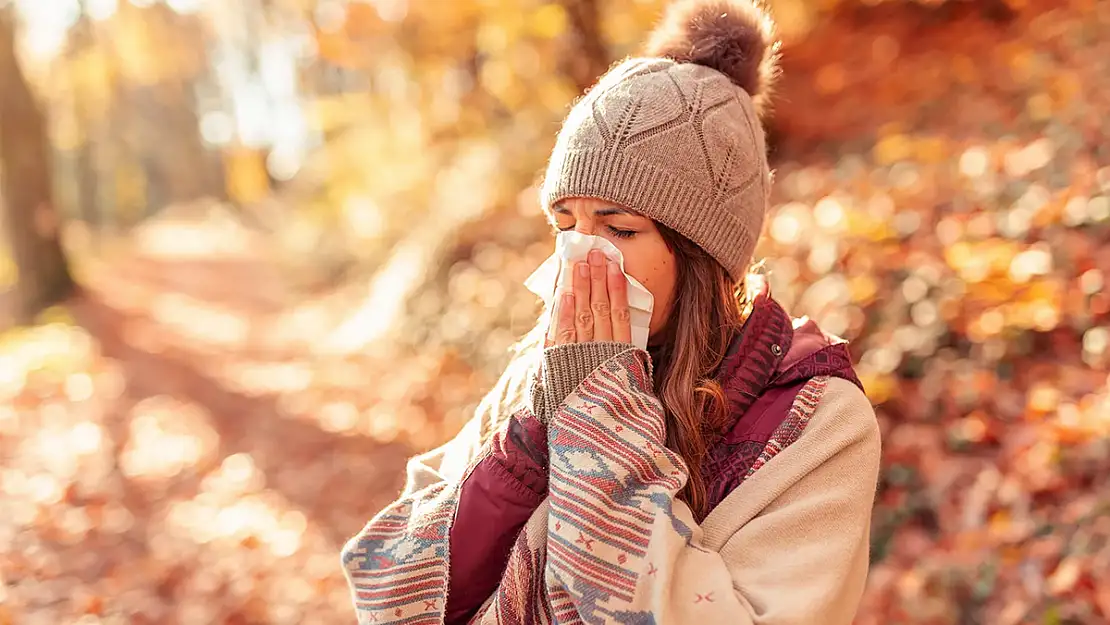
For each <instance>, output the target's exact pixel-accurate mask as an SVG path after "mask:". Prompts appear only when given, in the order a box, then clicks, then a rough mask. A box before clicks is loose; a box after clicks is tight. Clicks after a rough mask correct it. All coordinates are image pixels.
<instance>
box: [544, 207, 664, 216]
mask: <svg viewBox="0 0 1110 625" xmlns="http://www.w3.org/2000/svg"><path fill="white" fill-rule="evenodd" d="M552 210H554V211H555V212H556V213H559V214H560V215H570V214H571V212H570V210H569V209H568V208H567V207H566V206H563V205H562V204H556V205H555V207H554V208H553V209H552ZM610 215H630V216H632V217H642V216H643V215H641V214H640V213H637V212H636V211H634V210H632V209H629V208H624V207H623V206H607V207H605V208H599V209H597V210H595V211H594V216H595V217H608V216H610Z"/></svg>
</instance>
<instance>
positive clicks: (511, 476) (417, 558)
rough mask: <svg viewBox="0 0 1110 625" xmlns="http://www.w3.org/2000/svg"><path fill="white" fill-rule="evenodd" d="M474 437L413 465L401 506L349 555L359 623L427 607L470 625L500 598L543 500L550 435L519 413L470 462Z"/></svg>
mask: <svg viewBox="0 0 1110 625" xmlns="http://www.w3.org/2000/svg"><path fill="white" fill-rule="evenodd" d="M474 427H477V425H476V422H475V421H472V422H471V423H470V424H468V425H467V426H466V427H464V428H463V431H462V432H460V434H459V436H457V437H456V438H455V439H453V440H452V441H451V442H450V443H448V444H446V445H444V446H442V447H440V448H438V449H435V450H433V451H431V452H428V453H426V454H423V455H420V456H417V457H415V458H413V459H412V460H410V461H409V464H408V467H407V481H406V486H405V490H404V492H403V493H402V497H401V498H400V499H398V500H397V501H395V502H393V503H392V504H390V505H389V506H388V507H387V508H386V509H385V510H383V511H382V512H380V513H379V514H378V515H377V516H375V517H374V519H372V520H371V521H370V522H369V523H367V525H366V526H365V527H364V528H363V530H362V531H361V532H360V533H359V534H358V535H357V536H355V537H354V538H352V539H351V540H350V541H348V543H347V545H346V546H345V548H344V549H343V562H344V568H345V571H346V573H347V578H348V582H349V584H350V587H351V592H352V598H353V600H354V603H355V607H356V612H358V614H359V617H360V619H362V620H365V621H369V622H374V619H377V618H378V615H379V614H383V613H388V612H389V611H390V609H391V608H393V609H396V608H395V607H394V606H395V605H400V604H401V603H406V602H413V601H421V602H424V607H425V608H426V609H427V610H428V612H429V614H432V613H434V614H442V615H443V616H444V619H445V620H444V622H445V623H449V624H450V623H464V622H466V621H467V620H468V619H469V618H470V617H471V616H472V615H473V614H474V612H476V611H477V609H478V608H479V607H480V606H481V604H482V603H483V602H484V601H485V600H486V599H487V598H488V597H489V596H490V595H491V594H492V593H493V591H494V590H495V589H496V587H497V584H498V582H499V581H500V579H501V574H502V572H503V570H504V568H505V562H506V560H507V559H508V554H509V551H510V549H511V548H512V544H513V540H514V539H515V538H516V536H517V534H518V533H519V531H520V528H521V527H522V526H523V525H524V523H525V521H527V520H528V517H529V516H531V514H532V512H533V511H534V510H535V508H536V507H537V506H538V505H539V504H540V502H541V501H542V500H543V497H544V496H545V495H546V490H547V466H546V465H547V461H546V455H547V443H546V432H545V429H544V427H543V425H542V424H540V423H539V422H538V421H537V420H536V418H535V417H533V416H531V414H530V413H529V412H528V411H527V410H522V411H520V412H518V413H517V414H515V415H513V416H512V418H510V419H508V420H507V421H506V423H505V424H504V426H503V427H501V428H500V429H499V430H498V431H496V432H495V433H494V435H493V436H492V438H491V439H490V441H489V442H488V443H487V444H486V445H485V446H483V447H482V448H481V450H480V452H479V453H478V454H477V458H470V456H472V455H473V453H468V452H467V451H466V448H467V446H469V445H470V444H471V441H472V440H473V439H474V436H475V435H476V433H477V431H476V430H475V431H471V430H472V429H473V428H474ZM456 445H459V446H456ZM467 463H469V464H467ZM460 466H461V467H462V468H460ZM452 520H453V522H452ZM445 534H446V536H444V535H445ZM444 537H446V538H447V539H448V540H447V541H443V540H442V538H444ZM429 539H431V540H429ZM436 543H438V545H437V544H436ZM444 543H446V544H447V545H448V549H446V550H444V549H443V548H442V546H440V545H443V544H444ZM423 546H429V547H430V549H424V550H422V547H423ZM426 551H431V553H427V552H426ZM448 563H449V564H448ZM445 589H447V590H448V592H447V593H446V596H447V597H448V599H447V602H446V605H443V602H442V601H439V598H441V597H443V596H444V592H443V591H444V590H445ZM372 614H373V616H371V615H372Z"/></svg>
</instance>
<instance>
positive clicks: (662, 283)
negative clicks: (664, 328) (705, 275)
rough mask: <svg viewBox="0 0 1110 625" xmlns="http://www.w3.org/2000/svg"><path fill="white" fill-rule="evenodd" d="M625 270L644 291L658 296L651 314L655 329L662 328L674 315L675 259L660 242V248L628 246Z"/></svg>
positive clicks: (624, 253) (653, 328) (625, 252)
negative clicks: (672, 302) (672, 300)
mask: <svg viewBox="0 0 1110 625" xmlns="http://www.w3.org/2000/svg"><path fill="white" fill-rule="evenodd" d="M621 254H623V255H624V268H625V271H627V272H628V274H629V275H630V276H632V277H633V278H636V280H638V281H639V282H640V284H642V285H644V288H646V289H647V290H649V291H651V294H652V295H653V296H655V309H654V311H653V312H652V315H651V326H652V330H653V331H655V330H656V329H658V326H661V325H662V323H663V322H664V321H666V318H667V315H668V314H669V312H670V307H671V299H672V297H673V294H674V288H675V276H676V271H675V258H674V254H673V253H671V251H670V249H668V248H667V246H666V244H664V243H663V241H662V240H661V239H660V240H659V242H658V245H650V246H642V247H641V246H625V249H622V250H621Z"/></svg>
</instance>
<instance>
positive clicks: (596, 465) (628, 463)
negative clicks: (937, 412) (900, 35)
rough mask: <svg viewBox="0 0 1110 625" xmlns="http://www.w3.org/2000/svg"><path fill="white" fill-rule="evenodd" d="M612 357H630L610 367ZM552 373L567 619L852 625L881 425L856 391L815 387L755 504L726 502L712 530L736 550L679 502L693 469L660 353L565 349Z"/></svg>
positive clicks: (555, 576)
mask: <svg viewBox="0 0 1110 625" xmlns="http://www.w3.org/2000/svg"><path fill="white" fill-rule="evenodd" d="M601 352H608V353H614V352H615V353H616V355H615V356H613V357H610V358H609V359H608V360H605V361H604V364H601V365H600V366H596V367H595V365H596V363H598V362H599V358H598V357H599V355H600V353H601ZM583 371H586V372H588V375H587V374H582V372H583ZM554 372H560V374H561V375H555V374H554ZM569 372H578V374H581V375H578V374H576V375H570V374H569ZM544 373H545V376H547V377H545V385H547V386H546V388H547V389H548V392H549V393H550V395H549V399H550V401H551V402H557V403H558V407H557V408H556V410H555V412H554V413H553V416H552V419H551V421H550V424H549V444H550V458H551V460H550V466H551V469H550V486H549V489H550V493H551V496H550V505H551V510H550V516H549V519H548V539H547V555H548V562H547V566H548V574H549V577H548V579H549V584H550V585H551V586H549V588H550V592H551V599H552V602H553V603H554V604H555V605H556V606H561V609H562V610H563V611H565V612H566V613H573V614H574V615H576V616H578V617H579V618H581V619H582V620H583V621H585V622H587V623H598V622H609V621H618V622H628V623H639V622H644V623H648V622H655V623H668V624H673V625H685V624H691V625H701V624H704V623H739V624H748V623H750V624H756V623H759V624H766V625H801V624H809V623H822V624H823V625H847V624H848V623H850V622H851V620H852V617H853V615H854V613H855V610H856V608H857V605H858V601H859V598H860V595H861V593H862V589H863V584H864V581H865V577H866V573H867V555H868V538H869V525H870V512H871V504H872V500H873V497H874V493H875V486H876V480H877V475H878V463H879V438H878V428H877V424H876V423H875V419H874V412H873V411H872V409H871V406H870V404H869V403H868V402H867V399H866V397H865V396H864V395H863V394H862V393H861V392H860V391H859V390H858V389H857V388H856V387H854V386H852V385H851V384H849V383H846V382H843V383H842V381H840V380H828V379H827V378H818V379H815V380H813V381H811V382H810V384H808V385H807V386H806V387H805V388H804V389H803V391H802V392H801V393H799V398H798V400H797V401H796V402H795V407H794V410H792V413H791V416H790V419H788V422H787V423H786V424H784V428H785V429H784V430H783V431H782V432H780V433H778V435H777V436H776V438H775V440H772V441H771V444H770V445H769V447H768V450H767V451H766V452H765V453H764V457H763V458H762V459H761V461H760V462H759V463H757V464H759V465H762V464H766V463H767V462H771V463H772V466H773V467H774V468H773V469H771V470H769V471H768V470H766V469H764V471H763V472H761V473H759V474H756V475H754V476H752V478H750V479H749V480H748V481H747V482H745V485H744V486H743V487H742V488H743V496H744V498H745V502H744V503H743V504H742V505H738V504H737V501H738V500H736V499H735V498H729V499H726V500H725V502H723V503H722V504H721V506H720V508H718V510H716V511H714V514H711V515H710V518H709V519H707V524H706V527H707V528H709V527H712V528H713V531H715V532H718V533H720V532H726V533H727V535H723V536H722V535H717V536H706V535H705V534H704V532H703V528H701V527H699V526H698V525H697V524H696V523H695V522H694V520H693V516H692V515H691V513H690V510H689V508H688V507H687V506H686V505H685V504H684V503H682V502H681V501H678V500H676V499H675V495H676V493H678V492H679V490H680V489H681V488H682V486H683V485H684V484H685V481H686V468H685V466H684V464H683V462H682V460H681V458H679V457H678V456H677V455H676V454H675V453H673V452H671V451H670V450H668V449H667V448H666V447H665V445H664V441H665V425H664V420H663V410H662V406H661V405H660V403H659V401H658V399H656V398H655V396H654V393H653V391H652V384H651V371H650V360H649V357H648V356H647V354H646V353H645V352H643V351H642V350H638V349H635V348H633V347H632V346H630V345H624V346H623V348H621V347H618V346H617V345H616V344H612V343H592V344H591V343H578V344H570V345H564V346H559V347H555V348H550V349H548V350H547V351H546V353H545V365H544ZM564 397H565V400H564V399H563V398H564ZM799 430H800V431H801V432H800V436H799ZM794 438H797V440H796V441H793V440H792V439H794ZM788 445H789V446H788ZM784 448H785V449H784ZM777 456H781V457H777ZM753 498H754V499H755V500H758V501H759V502H760V505H758V506H755V507H754V508H753V507H752V505H751V504H752V500H753ZM730 507H732V508H737V509H738V510H739V508H740V507H747V508H748V509H754V510H761V512H759V513H758V515H757V516H755V517H754V518H742V517H741V516H740V514H742V513H740V514H736V515H734V514H733V511H732V510H730V509H729V508H730ZM720 515H724V516H720ZM715 519H716V521H715ZM721 520H723V523H722V522H721ZM714 523H716V524H715V525H714ZM722 527H724V528H727V529H725V530H722V529H721V528H722ZM706 544H716V545H723V546H721V548H720V549H719V550H714V549H709V548H706V547H705V546H704V545H706ZM560 620H563V619H560Z"/></svg>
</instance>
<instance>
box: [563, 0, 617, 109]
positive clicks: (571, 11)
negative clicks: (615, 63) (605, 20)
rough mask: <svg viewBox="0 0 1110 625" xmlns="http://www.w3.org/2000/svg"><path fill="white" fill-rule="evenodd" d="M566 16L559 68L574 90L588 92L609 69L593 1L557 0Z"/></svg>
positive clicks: (606, 52) (607, 55) (599, 19)
mask: <svg viewBox="0 0 1110 625" xmlns="http://www.w3.org/2000/svg"><path fill="white" fill-rule="evenodd" d="M560 4H561V5H562V7H563V10H564V11H566V13H567V37H566V38H565V44H564V47H563V50H562V52H561V54H560V56H561V57H562V58H561V59H560V65H561V66H562V71H563V72H564V73H565V75H567V76H569V77H570V79H571V80H572V81H574V84H575V86H576V87H578V90H579V91H580V92H581V91H585V90H586V89H589V88H590V87H591V86H593V84H594V83H595V82H597V79H598V78H600V77H601V75H602V74H603V73H605V70H606V68H608V67H609V51H608V50H607V49H606V47H605V39H604V38H603V37H602V35H601V13H600V11H599V9H598V3H597V0H561V2H560Z"/></svg>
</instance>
